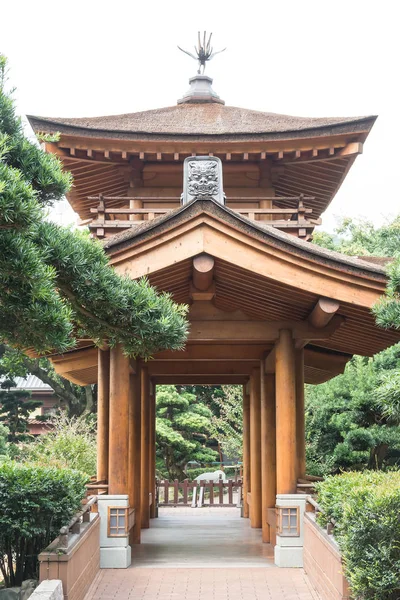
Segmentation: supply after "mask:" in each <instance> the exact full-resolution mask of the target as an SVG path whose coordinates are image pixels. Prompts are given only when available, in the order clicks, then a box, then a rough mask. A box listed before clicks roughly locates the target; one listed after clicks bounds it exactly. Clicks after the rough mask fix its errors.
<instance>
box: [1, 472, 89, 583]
mask: <svg viewBox="0 0 400 600" xmlns="http://www.w3.org/2000/svg"><path fill="white" fill-rule="evenodd" d="M86 481H87V478H86V476H85V475H83V474H82V473H81V472H79V471H74V470H72V469H58V468H56V467H39V466H32V465H26V464H20V463H16V462H13V461H6V462H4V463H2V464H0V570H1V572H2V575H3V578H4V582H5V585H6V586H7V587H9V586H18V585H20V584H21V583H22V581H23V580H24V579H30V578H33V579H35V578H37V568H38V561H37V556H38V554H39V553H40V552H41V551H42V550H43V549H44V548H46V546H48V544H49V543H50V542H51V541H52V540H53V539H54V538H56V537H57V535H58V532H59V529H60V527H62V526H63V525H66V524H67V523H68V522H69V521H70V519H71V517H72V516H73V515H74V513H75V512H77V510H78V509H79V508H80V505H81V500H82V498H83V497H84V495H85V483H86Z"/></svg>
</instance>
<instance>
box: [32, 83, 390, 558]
mask: <svg viewBox="0 0 400 600" xmlns="http://www.w3.org/2000/svg"><path fill="white" fill-rule="evenodd" d="M211 83H212V80H211V79H210V78H208V77H206V76H204V75H198V76H196V77H194V78H192V79H191V80H190V85H191V87H190V89H189V91H188V92H187V94H186V95H185V96H184V98H183V99H181V100H180V101H178V104H177V105H176V106H172V107H169V108H164V109H159V110H149V111H145V112H141V113H133V114H127V115H118V116H110V117H95V118H81V119H61V118H52V119H50V118H42V117H33V116H30V117H29V120H30V122H31V124H32V126H33V128H34V129H35V131H36V132H46V133H49V132H52V133H53V132H60V139H59V141H58V142H54V143H46V150H47V151H49V152H52V153H55V154H56V155H57V156H59V157H60V159H61V160H62V162H63V164H64V166H65V169H67V170H69V171H71V172H72V174H73V176H74V187H73V190H72V192H71V193H70V195H69V198H68V199H69V201H70V203H71V205H72V207H73V208H74V210H75V211H76V212H77V213H78V214H79V216H80V218H81V219H82V221H83V222H84V223H86V224H87V225H88V226H89V228H90V229H91V231H92V233H93V235H94V236H97V237H100V238H105V241H104V248H105V250H106V252H107V253H108V255H109V259H110V263H111V264H112V265H113V266H114V268H115V269H116V270H117V271H118V272H119V273H121V274H122V273H125V274H128V275H129V276H130V277H132V278H134V279H136V278H140V277H143V276H146V277H148V278H149V280H150V282H151V284H152V285H153V286H155V287H156V288H157V289H159V290H165V291H167V292H170V293H171V294H172V296H173V297H174V299H175V300H176V301H177V302H184V303H188V304H189V305H190V311H189V319H190V333H189V338H188V342H187V345H186V348H185V350H183V351H181V352H169V351H166V352H160V353H159V354H157V355H156V356H154V360H151V361H150V362H148V363H143V362H141V361H139V360H138V361H133V360H129V359H128V358H127V357H125V356H124V355H123V353H122V350H121V348H119V347H116V348H113V349H111V350H98V349H97V348H96V347H95V345H94V343H93V342H92V341H91V340H81V341H80V343H79V346H78V347H77V348H76V349H75V350H73V351H71V352H67V353H65V354H63V355H57V356H53V357H52V361H53V363H54V366H55V369H56V371H57V372H58V373H60V374H62V375H63V376H64V377H66V378H68V379H69V380H71V381H73V382H75V383H78V384H82V385H86V384H90V383H96V382H98V473H97V477H98V480H99V481H103V482H106V484H107V485H108V495H109V496H110V497H113V498H115V497H116V496H123V495H128V498H129V502H128V504H127V507H128V509H129V514H130V515H131V517H130V525H129V526H130V533H129V539H130V543H137V542H139V541H140V529H141V527H142V528H146V527H149V522H150V518H151V517H154V516H155V502H154V498H155V488H154V485H155V483H154V482H155V390H156V385H157V384H165V383H171V384H185V383H190V384H221V383H235V384H243V390H244V394H243V402H244V494H243V501H244V516H245V517H248V516H249V517H250V521H251V526H252V527H255V528H261V529H262V539H263V541H264V542H271V541H272V542H275V539H276V523H275V506H276V505H277V504H278V506H279V501H277V496H278V500H279V499H281V500H282V496H283V497H285V496H287V498H288V499H289V500H291V499H292V496H293V494H295V493H296V490H297V481H298V479H299V478H301V477H304V475H305V435H304V383H305V382H306V383H313V384H317V383H321V382H324V381H327V380H329V379H330V378H332V377H334V376H335V375H337V374H339V373H342V372H343V369H344V367H345V365H346V363H347V362H348V360H349V359H350V358H351V356H352V355H353V354H361V355H364V356H372V355H373V354H375V353H376V352H379V351H380V350H383V349H384V348H386V347H388V346H390V345H391V344H394V343H396V342H397V341H399V338H400V334H399V332H398V331H397V332H396V331H387V330H381V329H379V328H377V326H376V325H375V322H374V318H373V316H372V314H371V312H370V309H371V307H372V306H373V304H374V303H375V302H376V301H377V300H378V298H379V297H380V296H381V295H382V294H383V292H384V290H385V285H386V276H385V271H384V268H383V266H382V265H381V264H379V262H378V263H377V262H375V261H370V260H368V259H367V258H357V257H348V256H343V255H341V254H338V253H335V252H331V251H328V250H325V249H322V248H320V247H317V246H314V245H313V244H312V243H310V241H309V240H310V238H311V236H312V232H313V229H314V227H315V226H316V225H318V224H320V222H321V219H320V217H321V214H322V213H323V211H324V210H325V209H326V208H327V206H328V205H329V203H330V202H331V200H332V198H333V197H334V195H335V193H336V192H337V190H338V189H339V187H340V185H341V184H342V182H343V180H344V178H345V176H346V174H347V172H348V170H349V169H350V167H351V165H352V163H353V162H354V160H355V158H356V157H357V156H358V155H359V154H361V152H362V148H363V144H364V142H365V140H366V138H367V136H368V133H369V131H370V129H371V127H372V125H373V123H374V120H375V117H356V118H323V119H322V118H319V119H310V118H300V117H289V116H286V115H277V114H271V113H262V112H256V111H252V110H246V109H241V108H235V107H230V106H225V104H224V103H223V101H222V100H221V99H220V98H219V97H218V96H217V95H216V94H215V92H214V91H213V89H212V87H211ZM199 156H202V157H216V158H218V159H220V161H221V162H222V170H223V178H224V192H225V196H226V200H225V203H221V202H218V201H216V200H215V198H213V197H212V194H211V195H209V196H208V197H206V196H204V195H203V197H202V198H200V197H199V198H195V199H193V200H192V201H191V202H188V203H186V204H181V200H180V196H181V193H182V186H183V162H184V159H185V158H187V157H199ZM205 185H206V183H205ZM149 497H150V498H152V503H149ZM289 505H290V503H289ZM286 506H287V504H286ZM132 509H134V511H135V512H134V518H133V517H132V514H133V513H132ZM133 523H135V524H134V525H133ZM127 527H128V525H127ZM280 533H281V535H283V533H282V530H281V531H280ZM278 537H279V532H278ZM289 563H290V561H289ZM289 563H284V562H283V563H282V561H281V563H280V564H289Z"/></svg>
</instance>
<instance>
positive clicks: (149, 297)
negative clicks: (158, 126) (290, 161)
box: [0, 56, 187, 357]
mask: <svg viewBox="0 0 400 600" xmlns="http://www.w3.org/2000/svg"><path fill="white" fill-rule="evenodd" d="M71 184H72V179H71V176H70V174H68V173H65V172H63V170H62V165H61V163H60V162H59V161H58V159H57V158H56V157H54V156H52V155H49V154H46V153H44V152H43V151H42V150H41V149H40V148H39V147H38V146H37V145H35V144H33V143H31V142H30V141H29V140H28V139H27V138H26V137H25V136H24V133H23V128H22V125H21V121H20V119H18V118H17V117H16V114H15V106H14V102H13V99H12V96H11V94H10V93H9V92H7V89H6V60H5V58H4V56H0V287H1V290H2V291H1V303H0V339H2V340H3V341H6V342H7V344H9V345H11V346H13V347H16V348H19V349H24V348H34V349H35V350H36V351H37V352H39V353H45V352H46V351H49V350H57V351H59V352H63V351H65V350H66V349H68V348H73V347H74V346H75V343H76V338H77V337H88V338H91V339H94V340H95V341H96V342H98V343H101V342H102V341H105V340H107V341H108V342H109V344H110V345H111V346H113V345H114V344H116V343H121V344H122V346H123V347H124V350H125V352H126V353H127V354H129V355H132V356H135V355H141V356H143V357H148V356H150V355H152V354H153V353H154V352H156V351H157V350H160V349H165V348H168V349H178V348H182V346H183V344H184V342H185V339H186V335H187V321H186V318H185V314H186V307H184V306H178V305H176V304H175V303H174V302H173V301H172V300H171V298H170V296H169V295H167V294H158V293H157V292H156V291H155V290H154V289H153V288H152V287H151V286H150V285H149V284H148V282H147V281H146V280H145V279H142V280H140V281H133V280H131V279H129V277H121V276H119V275H118V274H117V273H116V272H115V270H114V269H112V268H111V267H110V266H109V263H108V258H107V256H106V254H105V252H104V250H103V247H102V245H101V243H100V242H98V241H95V240H91V239H89V237H88V235H87V234H86V233H81V232H76V231H70V230H69V229H65V228H62V227H59V226H58V225H56V224H54V223H51V222H49V221H47V220H45V216H46V208H47V207H49V206H51V205H52V204H53V203H54V202H56V201H57V200H59V199H60V198H62V197H63V196H64V194H65V193H66V192H68V190H69V189H70V187H71Z"/></svg>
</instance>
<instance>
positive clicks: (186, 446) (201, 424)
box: [156, 385, 217, 480]
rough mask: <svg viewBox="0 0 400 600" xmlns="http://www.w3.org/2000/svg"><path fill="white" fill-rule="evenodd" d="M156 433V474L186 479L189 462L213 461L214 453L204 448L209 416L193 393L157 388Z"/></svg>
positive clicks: (171, 387) (168, 386)
mask: <svg viewBox="0 0 400 600" xmlns="http://www.w3.org/2000/svg"><path fill="white" fill-rule="evenodd" d="M156 417H157V419H156V432H157V436H156V437H157V457H158V463H159V471H162V474H163V475H165V474H167V475H168V477H169V478H171V479H179V480H182V479H184V478H185V466H186V464H187V463H188V462H190V461H196V462H198V463H200V464H203V463H206V464H207V463H210V462H213V461H215V459H216V457H217V453H216V452H215V451H214V450H212V449H211V448H209V447H208V446H207V443H208V440H209V437H210V433H211V430H212V426H211V418H212V413H211V411H210V409H209V408H207V407H206V406H205V405H204V404H202V403H201V402H199V401H198V400H197V398H196V396H195V395H194V394H189V393H188V392H183V391H182V392H178V390H177V389H176V387H175V386H172V385H161V386H157V394H156Z"/></svg>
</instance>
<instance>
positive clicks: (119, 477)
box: [108, 344, 129, 494]
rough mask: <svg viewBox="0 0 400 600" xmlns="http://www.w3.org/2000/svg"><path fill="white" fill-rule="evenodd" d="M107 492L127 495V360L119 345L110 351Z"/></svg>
mask: <svg viewBox="0 0 400 600" xmlns="http://www.w3.org/2000/svg"><path fill="white" fill-rule="evenodd" d="M109 440H110V444H109V460H108V485H109V487H108V493H109V494H128V458H129V358H127V357H126V356H125V355H124V354H123V352H122V347H121V346H120V345H119V344H118V345H117V346H115V348H112V349H111V350H110V429H109Z"/></svg>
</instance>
